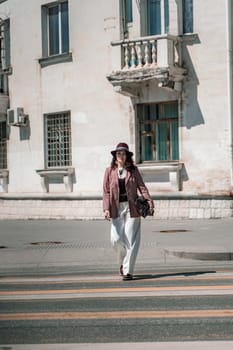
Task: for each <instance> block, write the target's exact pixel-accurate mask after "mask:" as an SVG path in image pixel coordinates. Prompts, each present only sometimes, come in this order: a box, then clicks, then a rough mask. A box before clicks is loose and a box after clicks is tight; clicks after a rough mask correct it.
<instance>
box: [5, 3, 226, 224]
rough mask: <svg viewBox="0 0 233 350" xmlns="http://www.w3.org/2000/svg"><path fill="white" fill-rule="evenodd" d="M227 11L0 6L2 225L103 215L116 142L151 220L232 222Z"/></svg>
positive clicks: (189, 6) (167, 6) (198, 6)
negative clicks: (146, 199)
mask: <svg viewBox="0 0 233 350" xmlns="http://www.w3.org/2000/svg"><path fill="white" fill-rule="evenodd" d="M232 5H233V4H232V0H216V1H215V2H214V6H213V1H212V0H206V1H202V0H87V1H83V0H55V1H50V0H31V1H27V0H20V5H19V1H18V0H5V1H0V28H1V36H0V50H1V62H0V78H1V79H0V85H1V86H0V88H1V90H0V192H1V193H0V202H1V214H0V217H1V218H9V217H13V218H28V217H33V218H50V217H54V218H57V217H64V218H86V217H93V218H99V217H101V216H102V209H101V196H102V179H103V173H104V169H105V167H107V166H108V165H109V163H110V160H111V156H110V151H111V150H112V149H113V148H114V147H115V145H116V144H117V143H118V142H120V141H123V142H127V143H128V144H129V146H130V148H131V150H132V151H133V152H134V159H135V162H136V163H137V165H138V167H139V169H140V171H141V173H142V175H143V177H144V179H145V181H146V183H147V185H148V187H149V189H150V192H151V193H152V195H153V196H154V199H155V206H156V207H157V215H156V217H157V218H170V217H190V218H194V217H204V218H210V217H222V216H232V214H233V200H232V193H233V191H232V187H233V157H232V141H233V113H232V112H233V108H232V106H233V100H232V81H233V80H232Z"/></svg>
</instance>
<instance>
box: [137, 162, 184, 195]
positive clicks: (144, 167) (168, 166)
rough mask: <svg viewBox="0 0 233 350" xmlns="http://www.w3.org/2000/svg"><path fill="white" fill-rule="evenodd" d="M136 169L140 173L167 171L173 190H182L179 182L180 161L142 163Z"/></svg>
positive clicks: (181, 166)
mask: <svg viewBox="0 0 233 350" xmlns="http://www.w3.org/2000/svg"><path fill="white" fill-rule="evenodd" d="M137 166H138V169H139V171H140V173H141V174H142V175H144V174H158V173H169V181H170V183H171V186H172V189H173V190H175V191H181V190H182V183H181V170H182V168H183V163H180V162H174V163H173V162H171V163H170V162H169V163H149V162H148V163H144V164H143V163H142V164H138V165H137Z"/></svg>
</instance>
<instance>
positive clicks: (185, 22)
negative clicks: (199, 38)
mask: <svg viewBox="0 0 233 350" xmlns="http://www.w3.org/2000/svg"><path fill="white" fill-rule="evenodd" d="M187 1H190V4H186V2H187ZM186 6H191V23H189V19H187V16H186V15H185V14H186V9H187V8H186V9H185V7H186ZM193 8H194V7H193V0H182V33H183V34H184V35H186V34H193V33H194V16H193ZM189 26H190V27H191V30H187V29H186V28H188V27H189Z"/></svg>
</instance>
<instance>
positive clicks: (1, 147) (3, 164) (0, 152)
mask: <svg viewBox="0 0 233 350" xmlns="http://www.w3.org/2000/svg"><path fill="white" fill-rule="evenodd" d="M6 128H7V127H6V122H0V169H7V129H6Z"/></svg>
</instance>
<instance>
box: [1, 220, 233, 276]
mask: <svg viewBox="0 0 233 350" xmlns="http://www.w3.org/2000/svg"><path fill="white" fill-rule="evenodd" d="M109 231H110V224H109V222H106V221H103V220H96V221H69V220H35V221H5V220H3V221H0V246H1V247H0V248H1V249H0V276H6V275H7V276H15V275H17V276H19V275H37V274H38V275H49V274H56V275H59V274H67V273H69V274H82V273H85V274H86V273H90V274H91V273H101V274H105V273H115V272H116V270H117V261H116V256H115V253H114V251H113V250H112V247H111V245H110V242H109ZM199 259H202V260H199ZM203 260H204V261H203ZM208 267H209V268H210V267H216V268H222V269H226V268H233V218H228V219H218V220H198V219H195V220H174V221H171V220H170V221H167V220H151V219H149V218H147V219H146V220H144V219H142V242H141V248H140V252H139V256H138V259H137V265H136V271H135V273H137V272H138V273H140V272H141V271H147V272H149V271H157V270H160V271H161V270H174V269H184V268H185V269H193V268H195V269H196V268H198V269H202V268H208Z"/></svg>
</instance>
